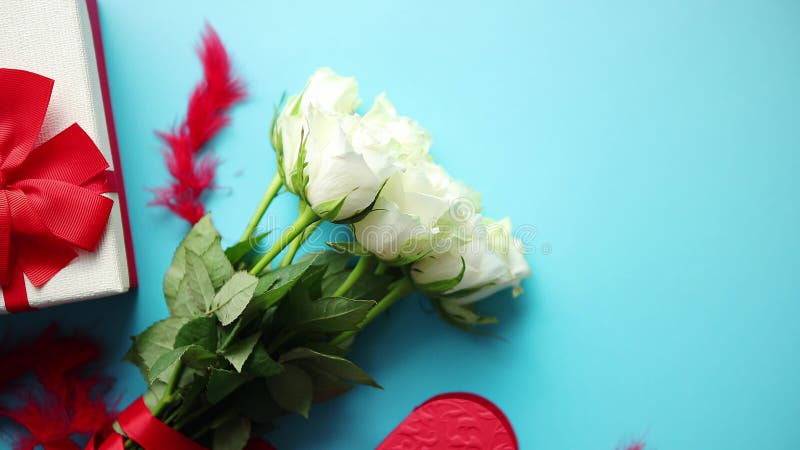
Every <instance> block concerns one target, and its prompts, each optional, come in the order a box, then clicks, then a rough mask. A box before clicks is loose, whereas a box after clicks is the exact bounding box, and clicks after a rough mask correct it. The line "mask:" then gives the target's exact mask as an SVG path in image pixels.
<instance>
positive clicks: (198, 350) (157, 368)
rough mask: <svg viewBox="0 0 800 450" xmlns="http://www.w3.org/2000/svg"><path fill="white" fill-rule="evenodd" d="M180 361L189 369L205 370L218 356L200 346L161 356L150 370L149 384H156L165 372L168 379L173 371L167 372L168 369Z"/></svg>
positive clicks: (189, 346) (176, 350)
mask: <svg viewBox="0 0 800 450" xmlns="http://www.w3.org/2000/svg"><path fill="white" fill-rule="evenodd" d="M179 359H180V360H181V361H183V362H184V363H185V364H186V365H187V366H189V367H194V368H199V369H204V368H206V367H207V366H208V365H209V363H210V362H212V361H214V360H215V359H217V355H215V354H213V353H211V352H209V351H208V350H206V349H204V348H203V347H200V346H199V345H187V346H185V347H179V348H176V349H174V350H172V351H170V352H167V353H165V354H163V355H161V357H160V358H158V360H156V362H155V363H154V364H153V367H152V368H151V369H150V373H149V379H148V382H149V383H152V382H154V381H155V380H156V379H158V378H159V375H161V374H162V373H165V372H166V376H167V377H168V376H169V374H170V372H171V371H167V368H169V367H172V366H174V365H175V363H176V362H177V361H178V360H179Z"/></svg>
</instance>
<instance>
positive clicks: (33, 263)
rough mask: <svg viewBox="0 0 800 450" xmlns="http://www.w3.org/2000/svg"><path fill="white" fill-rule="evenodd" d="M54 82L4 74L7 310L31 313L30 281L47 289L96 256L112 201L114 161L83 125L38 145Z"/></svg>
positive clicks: (0, 255) (0, 249)
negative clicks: (73, 264) (85, 256)
mask: <svg viewBox="0 0 800 450" xmlns="http://www.w3.org/2000/svg"><path fill="white" fill-rule="evenodd" d="M52 90H53V80H51V79H49V78H47V77H43V76H41V75H37V74H35V73H31V72H26V71H23V70H14V69H0V287H2V289H3V298H4V301H5V307H6V310H7V311H9V312H20V311H26V310H29V309H31V307H30V305H29V304H28V296H27V292H26V290H25V280H24V276H23V274H24V275H25V276H27V277H28V279H29V280H30V282H31V283H32V284H33V285H34V286H36V287H41V286H42V285H44V284H45V283H47V282H48V281H49V280H50V279H51V278H53V276H55V275H56V274H57V273H58V272H59V271H60V270H61V269H63V268H64V267H66V266H67V265H68V264H69V263H70V261H72V260H73V259H74V258H75V257H77V256H78V253H77V251H76V250H75V247H77V248H80V249H83V250H87V251H94V249H95V248H96V247H97V244H98V242H99V240H100V238H101V237H102V235H103V232H104V230H105V228H106V223H107V222H108V216H109V214H110V212H111V207H112V206H113V201H112V200H111V199H109V198H107V197H104V196H102V195H101V194H102V193H104V192H109V191H111V190H112V189H111V188H110V186H109V184H110V183H109V182H108V181H107V179H108V177H107V174H106V169H107V168H108V162H107V161H106V159H105V158H104V157H103V154H102V153H100V150H99V149H98V148H97V146H96V145H95V144H94V142H92V139H91V138H90V137H89V136H88V135H87V134H86V132H85V131H83V129H82V128H81V127H80V126H78V124H73V125H71V126H70V127H68V128H66V129H65V130H63V131H62V132H60V133H59V134H57V135H56V136H55V137H53V138H52V139H50V140H48V141H47V142H45V143H43V144H42V145H40V146H38V147H35V144H36V139H37V138H38V136H39V132H40V131H41V128H42V123H43V122H44V117H45V113H46V112H47V106H48V104H49V102H50V94H51V92H52Z"/></svg>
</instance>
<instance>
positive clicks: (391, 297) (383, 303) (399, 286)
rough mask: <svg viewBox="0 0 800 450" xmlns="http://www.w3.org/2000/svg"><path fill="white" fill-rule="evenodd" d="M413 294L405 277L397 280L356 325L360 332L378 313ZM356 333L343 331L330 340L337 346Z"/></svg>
mask: <svg viewBox="0 0 800 450" xmlns="http://www.w3.org/2000/svg"><path fill="white" fill-rule="evenodd" d="M412 292H414V285H413V284H412V283H411V280H409V279H408V278H407V277H404V278H402V279H400V280H398V281H397V282H396V283H395V284H394V286H392V288H391V289H390V290H389V292H387V293H386V295H385V296H384V297H383V298H382V299H381V300H380V301H379V302H378V304H377V305H375V306H374V307H373V308H372V309H370V310H369V312H368V313H367V316H366V317H365V318H364V320H363V321H362V322H361V323H360V324H359V325H358V329H359V330H361V329H363V328H364V327H366V326H367V324H369V323H370V322H372V321H373V320H374V319H375V318H376V317H378V315H380V313H382V312H384V311H386V310H387V309H388V308H389V307H390V306H392V305H393V304H394V303H395V302H396V301H398V300H400V299H401V298H403V297H405V296H406V295H408V294H410V293H412ZM355 334H356V331H345V332H342V333H340V334H339V335H338V336H336V337H335V338H333V339H332V340H331V344H332V345H339V344H341V343H342V342H344V341H346V340H347V339H349V338H350V337H352V336H354V335H355Z"/></svg>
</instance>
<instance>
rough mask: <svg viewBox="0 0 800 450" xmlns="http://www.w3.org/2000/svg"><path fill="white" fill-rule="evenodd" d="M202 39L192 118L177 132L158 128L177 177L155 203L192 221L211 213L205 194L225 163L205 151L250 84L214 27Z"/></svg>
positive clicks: (167, 160)
mask: <svg viewBox="0 0 800 450" xmlns="http://www.w3.org/2000/svg"><path fill="white" fill-rule="evenodd" d="M202 41H203V42H202V45H201V46H200V48H199V49H198V55H199V56H200V60H201V62H202V64H203V80H202V81H200V83H198V84H197V86H196V87H195V88H194V92H192V95H191V97H190V98H189V106H188V108H187V110H186V118H185V119H184V120H183V122H181V124H180V125H178V126H177V127H175V128H174V129H173V130H172V131H169V132H161V131H157V132H156V134H157V135H158V137H159V138H160V139H161V141H162V142H163V143H164V145H165V147H166V150H165V151H164V161H165V163H166V165H167V170H168V171H169V173H170V175H171V176H172V178H173V180H172V181H171V182H170V183H169V184H168V185H167V186H166V187H161V188H156V189H154V195H155V198H154V199H153V201H152V202H151V204H152V205H159V206H164V207H167V208H169V210H170V211H172V212H173V213H174V214H176V215H178V216H179V217H181V218H183V219H184V220H186V221H188V222H189V223H192V224H194V223H195V222H197V221H198V220H200V218H202V217H203V215H204V214H205V207H204V206H203V202H202V200H201V197H202V195H203V194H204V193H205V192H206V191H207V190H209V189H211V188H213V186H214V175H215V173H216V168H217V164H218V163H219V161H218V160H217V159H216V158H214V157H213V156H210V155H205V156H200V154H201V153H203V151H204V150H205V149H206V146H207V145H208V142H209V141H210V140H211V139H213V138H214V136H216V135H217V133H219V131H220V130H221V129H222V128H224V127H225V126H226V125H228V123H230V115H229V112H230V108H231V107H233V105H235V104H236V103H237V102H239V101H241V100H243V99H244V98H245V96H246V92H245V88H244V83H243V82H242V81H241V79H239V78H238V77H237V76H236V75H235V74H234V72H233V67H232V66H231V61H230V59H229V58H228V52H227V51H226V50H225V46H224V45H222V41H221V40H220V39H219V36H218V35H217V33H216V31H214V29H213V28H212V27H211V26H210V25H206V29H205V32H204V33H203V38H202Z"/></svg>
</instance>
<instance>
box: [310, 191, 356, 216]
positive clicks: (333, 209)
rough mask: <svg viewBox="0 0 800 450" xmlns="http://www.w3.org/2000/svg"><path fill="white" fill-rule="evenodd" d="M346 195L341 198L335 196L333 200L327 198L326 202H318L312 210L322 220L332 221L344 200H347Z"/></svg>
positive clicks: (340, 209)
mask: <svg viewBox="0 0 800 450" xmlns="http://www.w3.org/2000/svg"><path fill="white" fill-rule="evenodd" d="M348 195H350V194H348ZM348 195H345V196H343V197H342V198H336V199H333V200H328V201H327V202H322V203H320V204H318V205H317V207H316V208H314V212H315V213H317V215H318V216H319V217H320V218H321V219H322V220H327V221H328V222H333V221H334V220H335V219H336V216H338V215H339V213H340V212H341V211H342V207H343V206H344V202H345V200H347V197H348Z"/></svg>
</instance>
